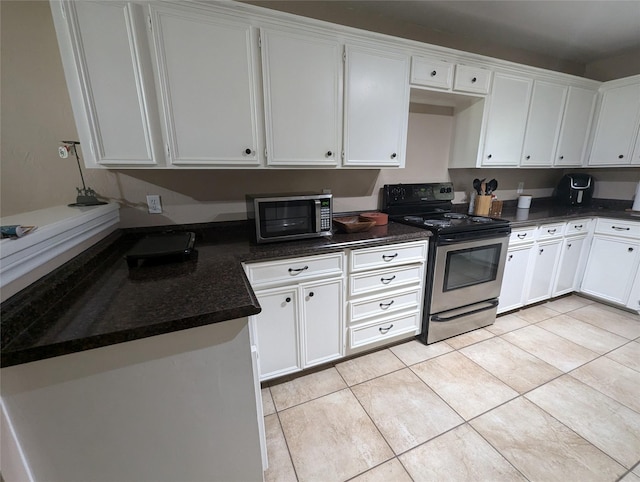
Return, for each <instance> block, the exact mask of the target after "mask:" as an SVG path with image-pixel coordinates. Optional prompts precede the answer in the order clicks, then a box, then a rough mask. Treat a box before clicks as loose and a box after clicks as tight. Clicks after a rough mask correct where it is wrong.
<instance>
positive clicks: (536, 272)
mask: <svg viewBox="0 0 640 482" xmlns="http://www.w3.org/2000/svg"><path fill="white" fill-rule="evenodd" d="M560 245H561V241H560V240H558V241H554V242H549V243H544V244H538V245H536V246H534V248H533V254H532V256H531V262H532V263H533V269H532V271H531V284H530V286H529V296H528V298H527V300H526V303H527V304H529V303H535V302H536V301H541V300H545V299H547V298H550V297H551V290H552V288H553V280H554V276H555V274H556V269H557V266H558V259H559V256H560Z"/></svg>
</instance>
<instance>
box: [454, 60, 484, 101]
mask: <svg viewBox="0 0 640 482" xmlns="http://www.w3.org/2000/svg"><path fill="white" fill-rule="evenodd" d="M490 84H491V71H490V70H487V69H482V68H480V67H470V66H468V65H456V75H455V79H454V81H453V90H458V91H460V92H475V93H478V94H488V93H489V85H490Z"/></svg>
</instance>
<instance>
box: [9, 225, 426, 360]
mask: <svg viewBox="0 0 640 482" xmlns="http://www.w3.org/2000/svg"><path fill="white" fill-rule="evenodd" d="M246 226H247V225H246V222H232V223H212V224H199V225H183V226H172V227H171V228H170V229H172V230H176V231H177V230H181V231H184V230H188V231H194V232H195V233H196V250H197V255H195V256H193V257H192V259H190V260H187V261H183V262H173V263H166V262H165V263H157V262H156V263H153V262H145V263H143V264H141V265H140V266H139V267H136V268H133V269H131V270H129V268H128V266H127V263H126V260H125V259H124V256H125V254H126V252H127V251H128V250H129V249H130V248H131V247H132V246H133V245H134V244H135V243H136V242H137V240H138V239H140V237H141V236H144V235H145V234H147V233H152V232H157V231H158V229H159V228H147V229H135V230H120V231H117V232H115V233H113V234H112V235H110V236H109V237H107V238H105V239H104V240H102V241H100V242H99V243H97V244H96V245H94V246H93V247H91V248H90V249H88V250H87V251H85V252H83V253H82V254H80V255H79V256H77V257H75V258H74V259H72V260H71V261H69V262H68V263H66V264H64V265H63V266H61V267H60V268H58V269H56V270H55V271H53V272H52V273H49V274H48V275H47V276H45V277H43V278H42V279H40V280H38V281H37V282H36V283H34V284H32V285H31V286H29V287H27V288H26V289H24V290H22V291H21V292H19V293H17V294H16V295H14V296H12V297H11V298H9V299H8V300H6V301H5V302H4V303H2V305H1V307H0V309H1V312H2V318H1V323H2V327H1V332H2V344H1V348H2V354H1V361H0V362H1V366H2V367H8V366H12V365H17V364H21V363H27V362H31V361H35V360H41V359H45V358H51V357H55V356H60V355H65V354H69V353H74V352H79V351H84V350H89V349H92V348H98V347H101V346H107V345H112V344H116V343H122V342H125V341H130V340H135V339H139V338H145V337H148V336H154V335H159V334H163V333H170V332H173V331H178V330H182V329H187V328H193V327H197V326H202V325H207V324H211V323H218V322H222V321H226V320H230V319H234V318H240V317H245V316H250V315H254V314H256V313H259V312H260V306H259V304H258V301H257V299H256V297H255V295H254V293H253V290H252V289H251V286H250V285H249V282H248V281H247V278H246V276H245V274H244V271H243V269H242V264H241V263H242V262H247V261H257V260H267V259H278V258H290V257H296V256H305V255H312V254H322V253H329V252H335V251H341V250H343V249H345V248H355V247H365V246H375V245H382V244H389V243H397V242H403V241H412V240H419V239H427V238H428V237H429V233H428V232H427V231H425V230H420V229H417V228H412V227H409V226H405V225H402V224H396V223H389V224H388V225H387V226H376V227H374V228H373V229H371V230H370V231H368V232H365V233H355V234H342V233H335V234H334V235H333V236H331V237H328V238H321V239H312V240H304V241H289V242H282V243H273V244H267V245H255V244H252V243H251V242H249V234H248V232H247V229H246Z"/></svg>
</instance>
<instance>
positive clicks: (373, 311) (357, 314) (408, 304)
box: [349, 288, 422, 322]
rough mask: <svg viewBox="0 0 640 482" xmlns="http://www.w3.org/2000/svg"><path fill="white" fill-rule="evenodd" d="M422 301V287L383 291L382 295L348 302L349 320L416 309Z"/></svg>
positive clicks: (355, 320)
mask: <svg viewBox="0 0 640 482" xmlns="http://www.w3.org/2000/svg"><path fill="white" fill-rule="evenodd" d="M421 301H422V289H420V288H416V289H414V290H411V291H396V292H394V293H385V295H384V296H376V297H373V298H371V297H370V298H365V299H362V300H357V301H350V302H349V321H351V322H357V321H360V320H363V319H365V318H371V317H372V316H381V315H385V314H387V313H393V312H397V311H400V310H407V309H417V308H418V305H419V303H420V302H421Z"/></svg>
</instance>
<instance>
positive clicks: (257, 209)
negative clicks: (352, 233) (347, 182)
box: [246, 193, 333, 243]
mask: <svg viewBox="0 0 640 482" xmlns="http://www.w3.org/2000/svg"><path fill="white" fill-rule="evenodd" d="M246 198H247V218H248V219H249V221H250V225H251V226H252V228H253V229H254V230H255V241H256V242H258V243H270V242H275V241H288V240H293V239H304V238H317V237H321V236H330V235H331V218H332V216H333V207H332V201H333V197H332V195H331V194H310V193H294V194H248V195H247V196H246Z"/></svg>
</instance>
